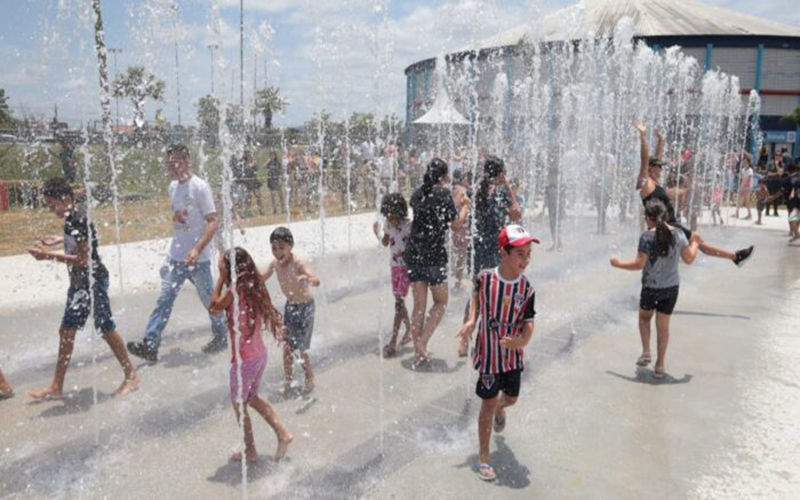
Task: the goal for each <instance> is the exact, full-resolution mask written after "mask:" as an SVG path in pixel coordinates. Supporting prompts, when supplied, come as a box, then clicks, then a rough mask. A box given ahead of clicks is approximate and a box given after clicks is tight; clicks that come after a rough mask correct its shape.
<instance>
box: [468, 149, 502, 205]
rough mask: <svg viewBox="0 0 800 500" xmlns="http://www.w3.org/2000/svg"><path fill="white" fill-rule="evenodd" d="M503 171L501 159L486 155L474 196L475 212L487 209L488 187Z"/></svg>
mask: <svg viewBox="0 0 800 500" xmlns="http://www.w3.org/2000/svg"><path fill="white" fill-rule="evenodd" d="M505 171H506V165H505V163H503V160H501V159H500V158H498V157H496V156H491V155H490V156H487V157H486V161H484V162H483V176H482V177H481V182H480V185H479V186H478V194H477V195H476V196H475V211H476V212H478V213H485V212H486V211H487V210H488V209H489V188H490V187H491V185H492V181H493V180H494V179H495V178H497V176H498V175H500V174H502V173H503V172H505Z"/></svg>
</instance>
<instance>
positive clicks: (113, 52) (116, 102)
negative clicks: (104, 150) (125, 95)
mask: <svg viewBox="0 0 800 500" xmlns="http://www.w3.org/2000/svg"><path fill="white" fill-rule="evenodd" d="M108 51H109V52H111V55H112V56H114V79H116V78H117V77H118V76H119V71H117V54H120V53H122V49H115V48H110V49H108ZM114 103H115V104H116V107H117V118H116V122H117V132H119V97H114Z"/></svg>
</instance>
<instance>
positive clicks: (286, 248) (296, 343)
mask: <svg viewBox="0 0 800 500" xmlns="http://www.w3.org/2000/svg"><path fill="white" fill-rule="evenodd" d="M269 242H270V245H271V246H272V255H273V256H274V257H275V260H273V261H272V262H270V264H269V266H267V270H266V271H264V274H263V275H262V276H261V279H262V281H264V282H265V283H266V281H267V280H268V279H269V278H270V277H271V276H272V274H273V273H275V274H277V275H278V283H279V284H280V286H281V291H282V292H283V295H285V296H286V307H285V309H284V311H283V322H284V324H285V325H286V342H284V344H283V373H284V375H285V380H284V384H283V391H282V392H283V396H284V397H288V396H289V395H290V394H291V391H292V365H293V364H294V356H293V354H294V352H295V351H299V353H300V358H301V359H302V360H303V371H304V372H305V375H306V385H305V387H304V388H303V394H305V395H308V394H310V393H311V391H313V390H314V373H313V372H312V371H311V358H309V356H308V349H309V348H310V347H311V334H312V333H313V332H314V297H313V296H312V295H311V287H312V286H319V283H320V282H319V278H317V276H316V275H315V274H314V273H313V272H312V271H311V269H309V268H308V266H307V265H306V263H305V262H304V261H303V260H301V259H300V258H299V257H297V256H296V255H295V254H294V253H292V249H293V248H294V237H293V236H292V232H291V231H289V228H286V227H279V228H277V229H275V230H274V231H273V232H272V234H271V235H270V237H269Z"/></svg>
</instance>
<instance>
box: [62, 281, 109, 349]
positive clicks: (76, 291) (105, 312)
mask: <svg viewBox="0 0 800 500" xmlns="http://www.w3.org/2000/svg"><path fill="white" fill-rule="evenodd" d="M92 291H93V292H94V293H93V295H94V311H92V299H91V298H90V297H89V290H88V289H86V288H79V287H72V286H70V287H69V291H67V304H66V306H65V307H64V317H63V318H62V319H61V328H69V329H75V330H80V329H81V328H83V327H84V325H86V320H87V319H89V313H91V312H94V326H95V328H97V329H98V330H100V332H101V333H102V334H103V335H105V334H106V333H108V332H111V331H113V330H114V329H116V325H115V324H114V317H113V316H112V315H111V301H110V300H109V298H108V277H106V278H104V279H101V280H97V281H95V282H94V283H93V284H92Z"/></svg>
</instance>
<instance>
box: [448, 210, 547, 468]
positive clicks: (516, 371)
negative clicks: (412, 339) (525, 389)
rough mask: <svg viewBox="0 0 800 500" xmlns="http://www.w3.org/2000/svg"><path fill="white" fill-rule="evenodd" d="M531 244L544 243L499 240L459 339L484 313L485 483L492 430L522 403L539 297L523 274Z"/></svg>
mask: <svg viewBox="0 0 800 500" xmlns="http://www.w3.org/2000/svg"><path fill="white" fill-rule="evenodd" d="M531 243H539V240H537V239H534V238H532V237H531V236H530V234H528V232H527V231H526V230H525V229H523V228H522V226H518V225H510V226H506V227H505V228H503V230H502V231H501V232H500V237H499V238H498V246H499V247H500V265H499V266H498V267H496V268H493V269H484V270H483V271H481V272H480V273H479V274H478V275H477V276H476V277H475V290H474V292H473V294H472V299H471V301H470V310H469V316H468V318H467V321H466V322H465V323H464V325H463V326H462V327H461V329H460V330H459V332H458V335H457V336H458V339H459V341H460V342H463V341H464V339H469V338H470V336H471V335H472V331H473V330H474V329H475V324H476V322H477V320H478V315H479V314H480V317H481V324H480V328H479V332H478V335H477V338H476V339H475V353H474V355H473V365H474V366H475V369H476V370H478V383H477V387H476V389H475V393H476V394H477V395H478V397H479V398H481V399H482V400H483V401H482V403H481V410H480V414H479V415H478V441H479V443H480V452H479V457H478V458H479V460H478V462H479V463H478V467H477V473H478V477H480V478H481V479H482V480H484V481H494V480H495V472H494V469H493V468H492V466H491V464H490V463H489V443H490V440H491V437H492V427H494V432H503V429H504V428H505V426H506V413H505V409H506V408H508V407H509V406H512V405H513V404H514V403H516V402H517V396H519V388H520V382H521V379H522V370H523V368H524V367H523V360H522V356H523V350H524V348H525V346H526V345H528V342H530V340H531V337H532V336H533V326H534V325H533V319H534V316H535V315H536V311H535V310H534V302H535V298H536V294H535V292H534V290H533V285H531V283H530V282H529V281H528V279H527V278H526V277H525V276H524V275H523V274H522V273H523V272H524V271H525V268H527V267H528V264H529V263H530V261H531ZM501 392H502V393H503V395H502V396H501V395H500V393H501Z"/></svg>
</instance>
